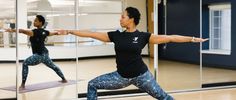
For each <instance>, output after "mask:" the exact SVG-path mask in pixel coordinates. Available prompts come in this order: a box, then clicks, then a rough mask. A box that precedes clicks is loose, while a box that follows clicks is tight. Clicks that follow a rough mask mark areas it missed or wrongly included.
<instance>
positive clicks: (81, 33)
mask: <svg viewBox="0 0 236 100" xmlns="http://www.w3.org/2000/svg"><path fill="white" fill-rule="evenodd" d="M57 31H58V32H59V34H73V35H76V36H80V37H90V38H94V39H97V40H100V41H103V42H110V39H109V37H108V34H107V33H106V32H91V31H88V30H57Z"/></svg>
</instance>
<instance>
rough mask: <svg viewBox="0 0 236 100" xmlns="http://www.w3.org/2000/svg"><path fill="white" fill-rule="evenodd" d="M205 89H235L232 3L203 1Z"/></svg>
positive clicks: (235, 72)
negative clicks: (218, 87) (230, 87)
mask: <svg viewBox="0 0 236 100" xmlns="http://www.w3.org/2000/svg"><path fill="white" fill-rule="evenodd" d="M202 1H203V2H202V3H203V4H202V36H203V37H204V38H209V41H208V42H206V43H203V44H202V66H203V73H202V77H203V79H202V87H204V88H206V87H215V86H227V85H236V78H235V75H236V71H235V69H236V68H235V65H236V63H235V61H234V59H235V56H234V55H233V53H234V51H233V50H234V46H233V42H234V35H233V34H232V32H233V31H234V29H233V28H232V27H233V24H234V22H235V21H233V17H232V16H233V13H234V10H233V9H234V8H233V3H231V2H228V1H227V0H220V1H211V0H202Z"/></svg>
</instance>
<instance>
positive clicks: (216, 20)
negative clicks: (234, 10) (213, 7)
mask: <svg viewBox="0 0 236 100" xmlns="http://www.w3.org/2000/svg"><path fill="white" fill-rule="evenodd" d="M213 19H214V20H213V21H214V22H213V23H214V24H213V25H214V26H213V27H214V28H219V27H220V20H221V17H216V16H213Z"/></svg>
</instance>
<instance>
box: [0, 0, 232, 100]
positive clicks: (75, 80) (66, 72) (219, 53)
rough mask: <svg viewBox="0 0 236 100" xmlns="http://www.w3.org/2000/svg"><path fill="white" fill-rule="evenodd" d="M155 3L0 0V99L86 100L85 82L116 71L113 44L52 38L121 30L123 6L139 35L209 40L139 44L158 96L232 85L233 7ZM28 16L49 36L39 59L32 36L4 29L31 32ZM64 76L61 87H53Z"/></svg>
mask: <svg viewBox="0 0 236 100" xmlns="http://www.w3.org/2000/svg"><path fill="white" fill-rule="evenodd" d="M157 2H158V0H21V2H16V0H7V1H5V0H4V1H3V0H0V10H1V12H2V13H1V15H0V55H1V56H0V74H1V75H0V80H1V81H0V100H1V99H12V98H17V99H18V100H42V99H43V100H58V99H59V100H62V99H63V100H64V99H76V98H78V97H79V98H81V97H86V93H87V85H88V82H89V81H90V80H92V79H94V78H96V77H97V76H100V75H103V74H106V73H110V72H113V71H116V70H117V69H116V59H115V57H116V55H115V50H114V44H113V43H105V42H101V41H99V40H95V39H92V38H82V37H78V36H74V35H71V34H69V35H56V34H53V33H54V32H55V31H56V30H58V29H59V30H61V29H64V30H74V29H80V30H90V31H93V32H109V31H115V30H119V31H124V29H122V28H121V26H120V22H119V20H120V17H121V14H122V12H123V11H124V9H125V8H126V7H129V6H133V7H136V8H138V9H139V11H140V12H141V21H140V23H139V25H138V27H137V29H138V30H139V31H144V32H150V33H154V34H159V35H184V36H194V37H202V38H209V41H207V42H204V43H202V44H200V43H168V44H160V45H158V46H157V48H156V49H155V48H154V45H152V44H149V45H146V47H145V48H144V49H143V51H142V56H143V60H144V62H145V64H146V65H148V68H149V70H150V71H151V73H152V74H153V75H154V76H155V78H156V80H157V82H158V84H160V86H161V87H162V88H163V89H164V90H165V91H168V92H173V91H183V90H201V89H203V88H212V87H218V86H221V87H222V86H233V85H236V79H235V78H234V76H235V75H236V71H235V69H236V68H235V65H236V63H235V61H234V58H235V55H234V51H233V50H234V38H233V37H234V34H232V33H233V32H234V29H233V28H232V27H233V25H234V20H233V18H234V17H233V16H234V13H233V12H234V10H233V9H234V8H233V7H234V6H233V4H234V3H232V2H230V1H229V0H216V1H212V0H178V1H175V0H161V2H159V3H157ZM155 3H156V5H155ZM16 5H17V7H18V8H17V9H16ZM190 9H191V10H190ZM155 10H156V12H155ZM16 12H18V14H16ZM36 15H42V16H43V17H44V18H45V24H44V25H43V26H42V27H40V28H38V29H45V30H48V31H49V34H47V35H45V36H46V37H47V38H45V41H44V43H45V47H46V49H45V48H44V49H43V50H46V51H45V52H44V53H43V54H42V55H41V54H40V55H35V54H34V51H33V49H34V48H33V47H32V45H34V44H32V37H33V35H29V34H22V33H18V32H6V31H5V29H16V28H20V29H24V30H26V31H28V32H33V30H34V29H37V25H36V24H37V20H36V19H37V17H36ZM16 19H18V20H16ZM17 23H18V24H17ZM34 31H35V30H34ZM35 33H37V32H35ZM43 33H44V32H42V35H43V36H44V34H43ZM39 34H41V33H40V32H39ZM35 36H36V35H35ZM37 36H38V35H37ZM156 64H157V65H156ZM27 68H28V70H27ZM27 72H28V74H27V81H26V83H25V89H24V90H21V88H19V87H20V86H21V83H22V80H24V79H26V78H25V75H26V73H27ZM62 74H63V75H62ZM63 76H64V77H63ZM64 78H65V79H66V80H67V82H66V83H63V82H61V80H63V79H64ZM16 89H17V90H18V91H16ZM134 92H135V93H137V92H138V93H139V92H141V91H140V90H138V88H137V87H135V86H134V85H130V86H128V87H126V88H123V89H118V90H98V95H99V96H100V95H107V94H108V95H113V94H124V93H125V94H127V93H134Z"/></svg>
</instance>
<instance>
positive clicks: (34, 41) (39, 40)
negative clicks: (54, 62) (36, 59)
mask: <svg viewBox="0 0 236 100" xmlns="http://www.w3.org/2000/svg"><path fill="white" fill-rule="evenodd" d="M32 31H33V34H34V35H33V36H31V37H30V42H31V47H32V52H33V54H39V55H41V54H43V53H48V50H47V48H46V47H45V44H44V42H45V39H46V37H47V36H48V35H49V31H47V30H44V29H42V28H40V29H33V30H32Z"/></svg>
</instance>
